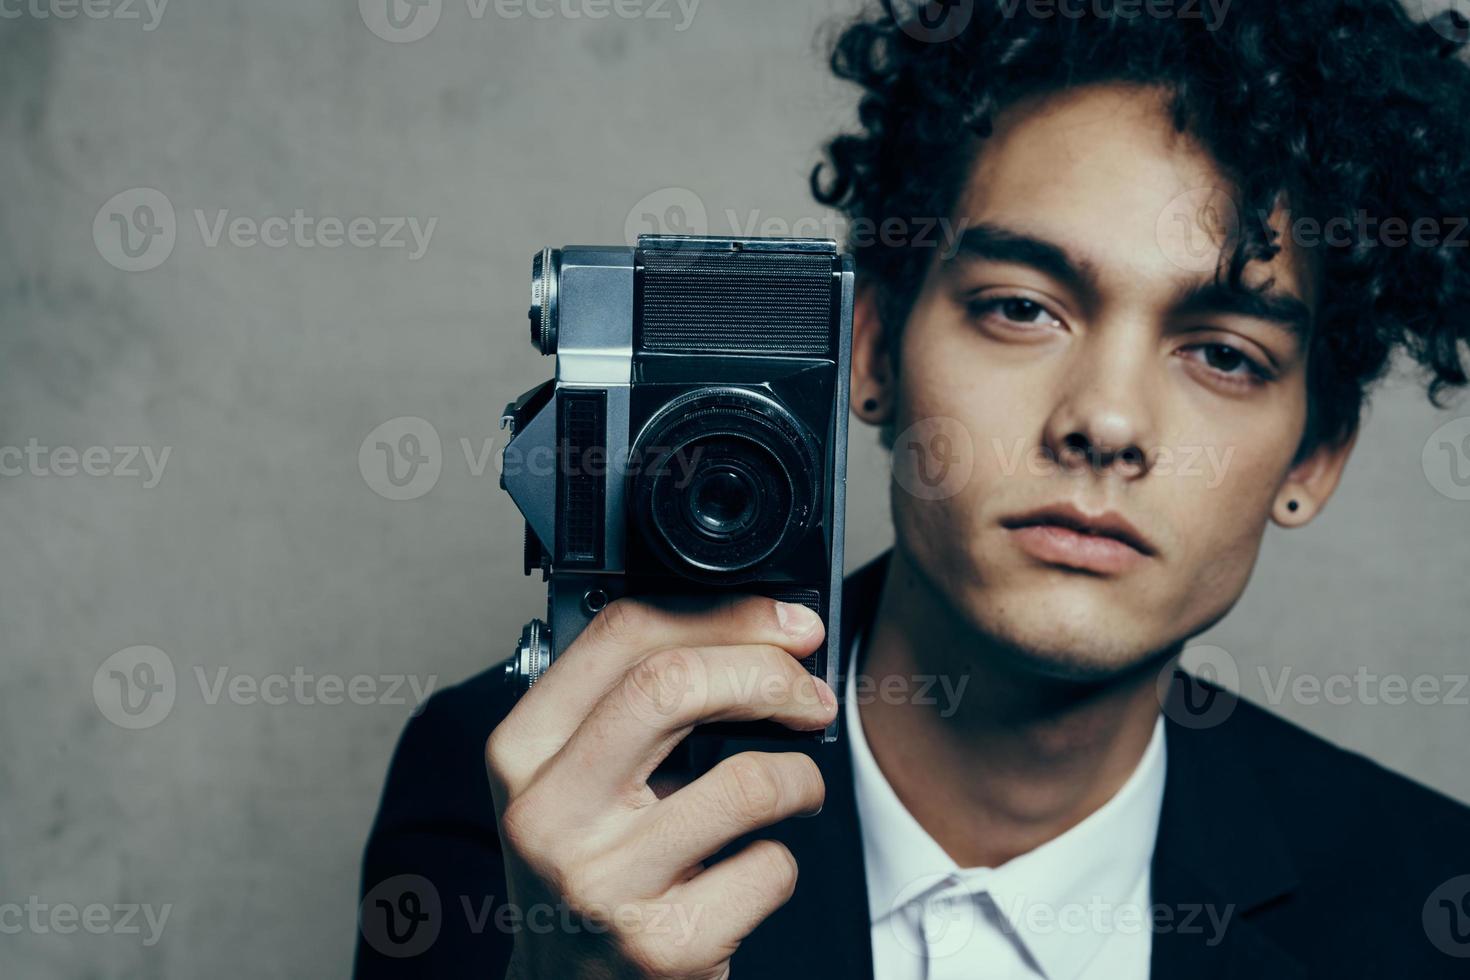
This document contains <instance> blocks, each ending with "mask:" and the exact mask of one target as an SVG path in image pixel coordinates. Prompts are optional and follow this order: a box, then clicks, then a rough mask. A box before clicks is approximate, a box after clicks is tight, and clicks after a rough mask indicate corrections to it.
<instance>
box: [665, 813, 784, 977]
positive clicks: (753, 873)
mask: <svg viewBox="0 0 1470 980" xmlns="http://www.w3.org/2000/svg"><path fill="white" fill-rule="evenodd" d="M797 875H798V868H797V865H796V858H795V857H793V856H792V854H791V851H790V850H789V849H787V847H786V846H785V845H784V844H781V843H779V842H777V841H773V840H758V841H755V842H754V843H752V844H750V845H749V846H747V847H745V848H743V849H741V850H740V851H739V852H738V853H736V854H734V855H733V856H731V857H728V858H726V859H725V860H723V861H720V862H719V863H718V864H715V865H713V866H711V867H710V868H709V869H708V870H706V871H704V872H702V873H700V874H699V875H697V876H695V877H694V878H692V879H690V880H689V881H688V882H686V883H684V884H682V885H678V886H676V887H674V888H673V889H671V890H670V891H669V893H668V895H667V896H666V898H667V899H668V900H669V901H670V902H672V903H675V904H676V905H678V906H680V907H681V908H683V909H684V910H685V914H686V918H687V921H690V922H692V923H694V925H695V928H697V929H698V930H699V941H700V943H701V945H703V946H705V947H706V948H709V947H715V948H718V949H728V950H729V951H730V952H732V953H733V952H734V950H735V948H736V947H737V946H739V945H740V943H741V941H742V940H744V939H745V937H747V936H749V935H750V934H751V932H753V931H754V930H755V927H756V926H758V925H760V924H761V923H762V922H764V921H765V920H766V919H767V918H768V917H770V915H771V913H772V912H774V911H776V910H777V909H779V908H780V907H781V906H783V905H785V904H786V903H787V902H788V901H789V900H790V899H791V896H792V894H793V893H794V892H795V891H796V880H797Z"/></svg>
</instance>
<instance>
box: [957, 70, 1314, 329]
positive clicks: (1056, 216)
mask: <svg viewBox="0 0 1470 980" xmlns="http://www.w3.org/2000/svg"><path fill="white" fill-rule="evenodd" d="M1169 98H1170V97H1169V93H1168V92H1167V91H1166V90H1164V89H1161V88H1156V87H1148V86H1137V85H1126V84H1109V85H1092V86H1085V87H1081V88H1075V89H1068V90H1063V91H1061V92H1058V93H1052V94H1047V95H1042V96H1035V97H1031V98H1027V99H1024V100H1022V101H1019V102H1016V103H1014V104H1012V105H1011V106H1009V107H1007V108H1006V109H1005V110H1004V111H1003V112H1001V113H1000V114H999V115H998V117H997V118H996V120H995V128H994V131H993V133H992V135H991V136H989V137H987V138H986V139H985V140H984V141H983V142H982V143H981V144H980V152H979V154H978V155H977V157H976V160H975V164H974V166H973V168H972V171H971V174H970V178H969V181H968V183H967V185H966V187H965V189H964V192H963V193H962V195H961V198H960V202H959V208H958V217H959V219H960V220H963V221H966V222H968V223H969V224H972V225H973V224H981V223H995V224H1001V225H1004V226H1006V227H1010V228H1014V229H1015V230H1017V231H1021V232H1024V233H1025V234H1028V235H1032V236H1035V237H1038V238H1042V239H1044V240H1046V241H1050V242H1054V243H1056V244H1058V245H1061V246H1063V247H1065V248H1066V249H1067V250H1068V252H1069V253H1072V254H1074V255H1076V256H1077V257H1078V258H1079V259H1081V260H1084V261H1086V262H1087V263H1089V264H1090V265H1092V266H1093V267H1094V268H1095V269H1096V270H1097V272H1098V275H1099V278H1100V280H1101V281H1102V282H1103V283H1104V284H1106V285H1109V286H1111V287H1116V288H1128V287H1132V288H1136V289H1138V290H1140V291H1141V290H1145V289H1148V288H1153V289H1157V290H1160V291H1163V290H1175V289H1178V288H1180V287H1183V286H1187V285H1188V284H1191V283H1197V282H1200V281H1205V280H1209V279H1211V278H1213V274H1214V268H1215V264H1214V262H1215V259H1216V258H1217V257H1218V256H1219V254H1220V250H1221V249H1220V246H1221V243H1222V240H1221V238H1220V236H1219V234H1218V231H1217V229H1218V226H1219V224H1220V223H1221V222H1222V221H1228V220H1230V219H1234V218H1238V217H1239V216H1238V215H1236V214H1235V213H1234V211H1233V205H1232V203H1231V198H1232V196H1233V194H1232V191H1231V186H1232V184H1231V181H1230V180H1229V179H1228V178H1227V177H1226V175H1225V174H1224V173H1223V172H1222V171H1221V169H1220V167H1219V165H1218V164H1217V163H1216V162H1215V161H1214V159H1213V158H1212V156H1211V155H1210V153H1209V152H1208V151H1207V150H1206V149H1205V148H1204V147H1203V146H1202V145H1201V144H1200V143H1199V142H1198V141H1197V140H1196V139H1194V137H1192V136H1191V135H1189V134H1188V133H1181V132H1179V131H1177V130H1176V129H1175V128H1174V125H1173V120H1172V116H1171V111H1170V106H1169ZM1285 220H1286V215H1285V213H1284V212H1278V213H1277V214H1276V215H1274V216H1273V219H1272V224H1273V226H1275V227H1277V228H1278V229H1280V228H1283V227H1284V222H1285ZM1212 226H1214V227H1212ZM1304 260H1305V257H1304V256H1303V255H1302V254H1301V253H1300V252H1299V251H1298V250H1296V249H1294V248H1292V247H1291V246H1290V245H1288V247H1287V249H1286V250H1285V251H1284V252H1283V253H1282V254H1281V255H1280V256H1279V257H1278V258H1277V259H1276V260H1275V261H1273V262H1272V263H1270V264H1269V265H1266V264H1264V263H1254V264H1253V266H1252V268H1251V269H1250V270H1249V271H1248V273H1247V275H1246V277H1245V281H1246V283H1247V284H1249V285H1256V284H1259V283H1262V282H1264V281H1265V280H1266V279H1267V278H1270V277H1275V279H1276V285H1277V287H1278V288H1280V289H1284V290H1288V291H1291V292H1293V293H1296V294H1297V295H1301V296H1304V297H1305V298H1307V299H1308V300H1310V297H1309V296H1307V293H1308V292H1309V291H1310V289H1311V286H1312V283H1311V282H1310V279H1309V277H1308V276H1307V275H1306V274H1305V270H1306V269H1307V264H1306V262H1305V261H1304Z"/></svg>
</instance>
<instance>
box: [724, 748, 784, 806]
mask: <svg viewBox="0 0 1470 980" xmlns="http://www.w3.org/2000/svg"><path fill="white" fill-rule="evenodd" d="M726 766H727V775H728V778H727V779H726V786H727V790H726V791H727V792H728V794H729V798H730V805H731V807H732V808H733V809H734V811H735V812H736V813H738V814H740V815H742V816H747V817H752V818H764V817H768V816H770V815H771V814H773V813H774V812H775V810H776V807H777V806H778V805H780V802H781V784H780V781H779V780H778V779H777V778H776V776H775V774H774V773H773V772H771V770H770V768H769V767H768V766H766V764H765V763H764V762H763V761H762V760H760V759H758V758H755V757H752V756H748V755H746V756H735V757H733V758H731V759H730V760H729V761H728V762H727V763H726Z"/></svg>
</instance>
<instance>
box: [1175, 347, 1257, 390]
mask: <svg viewBox="0 0 1470 980" xmlns="http://www.w3.org/2000/svg"><path fill="white" fill-rule="evenodd" d="M1184 350H1186V351H1189V352H1191V353H1197V354H1198V355H1199V357H1198V358H1196V359H1197V360H1199V361H1200V362H1202V363H1203V364H1204V365H1205V367H1207V368H1209V369H1210V370H1211V371H1213V372H1215V373H1216V374H1218V375H1221V376H1222V377H1226V378H1229V379H1231V380H1232V381H1239V382H1242V383H1245V384H1260V383H1262V382H1265V381H1269V380H1271V372H1270V371H1269V370H1268V369H1267V368H1266V367H1265V366H1264V365H1263V364H1261V363H1260V362H1259V361H1256V360H1255V359H1253V358H1252V357H1251V356H1250V355H1248V354H1246V353H1245V352H1244V351H1242V350H1241V349H1240V348H1238V347H1232V346H1231V345H1229V344H1222V343H1218V342H1217V343H1209V344H1194V345H1191V346H1189V347H1186V348H1184Z"/></svg>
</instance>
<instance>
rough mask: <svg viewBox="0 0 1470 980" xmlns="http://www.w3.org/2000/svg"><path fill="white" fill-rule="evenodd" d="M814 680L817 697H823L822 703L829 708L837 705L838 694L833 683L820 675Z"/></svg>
mask: <svg viewBox="0 0 1470 980" xmlns="http://www.w3.org/2000/svg"><path fill="white" fill-rule="evenodd" d="M812 680H813V681H815V682H816V685H817V697H819V698H821V699H822V704H823V705H824V706H825V707H827V708H829V709H830V708H835V707H837V694H836V692H835V691H833V690H832V687H831V685H830V684H828V683H827V682H826V681H824V680H822V679H821V678H820V677H813V678H812Z"/></svg>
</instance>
